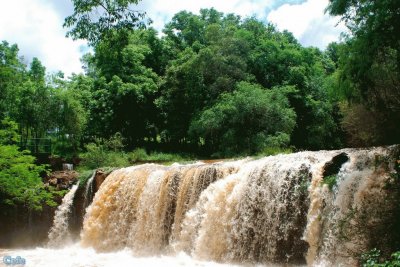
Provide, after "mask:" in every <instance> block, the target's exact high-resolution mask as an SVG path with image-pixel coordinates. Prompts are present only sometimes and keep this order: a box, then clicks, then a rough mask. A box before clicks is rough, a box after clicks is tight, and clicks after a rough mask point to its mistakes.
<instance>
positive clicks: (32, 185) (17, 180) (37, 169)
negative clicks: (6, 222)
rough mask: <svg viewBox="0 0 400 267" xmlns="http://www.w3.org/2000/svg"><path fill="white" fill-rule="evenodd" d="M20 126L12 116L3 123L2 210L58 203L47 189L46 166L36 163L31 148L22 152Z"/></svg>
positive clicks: (0, 145)
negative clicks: (45, 184)
mask: <svg viewBox="0 0 400 267" xmlns="http://www.w3.org/2000/svg"><path fill="white" fill-rule="evenodd" d="M18 139H19V138H18V135H17V125H16V123H15V122H12V121H10V120H8V119H4V120H2V121H1V124H0V207H1V209H0V213H1V214H4V213H7V211H9V210H10V209H12V207H14V206H16V205H22V206H24V207H25V208H28V209H36V210H37V209H39V210H40V209H41V208H42V206H43V205H45V204H47V205H51V206H55V205H56V203H55V202H54V201H53V194H52V193H51V192H50V191H47V190H45V188H44V186H43V183H42V179H41V177H40V175H41V173H43V172H45V171H46V168H45V167H44V166H38V165H35V164H34V161H35V158H34V157H33V156H31V155H30V153H29V151H20V150H19V147H18V146H17V145H16V142H17V140H18Z"/></svg>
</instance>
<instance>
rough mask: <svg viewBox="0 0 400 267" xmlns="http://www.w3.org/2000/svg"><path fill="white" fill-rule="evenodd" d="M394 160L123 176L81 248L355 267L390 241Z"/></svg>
mask: <svg viewBox="0 0 400 267" xmlns="http://www.w3.org/2000/svg"><path fill="white" fill-rule="evenodd" d="M399 154H400V153H399V147H398V146H391V147H386V148H382V147H381V148H373V149H368V150H367V149H343V150H338V151H318V152H308V151H306V152H299V153H294V154H288V155H277V156H270V157H265V158H261V159H256V160H254V159H250V158H247V159H243V160H239V161H227V162H217V163H213V164H205V163H200V162H199V163H194V164H187V165H179V164H174V165H172V166H169V167H167V166H161V165H156V164H144V165H139V166H133V167H128V168H122V169H119V170H115V171H113V172H112V173H111V174H110V175H109V176H108V177H107V179H106V180H105V181H104V183H103V184H102V186H101V187H100V189H99V191H98V192H97V193H96V195H95V197H94V199H93V202H92V204H91V205H90V206H89V207H88V209H87V213H86V215H85V219H84V223H83V229H82V232H81V244H82V245H83V246H86V247H93V248H94V249H96V250H97V251H98V252H112V251H119V250H123V249H126V248H129V249H130V250H131V251H133V253H134V255H137V256H150V255H178V254H179V253H182V252H185V253H187V254H189V255H191V256H192V257H193V258H194V259H196V260H204V261H216V262H221V263H268V264H269V263H278V264H287V263H289V264H306V263H307V264H308V265H324V264H326V265H328V266H330V265H341V264H342V265H346V266H348V265H356V264H357V258H358V257H359V255H360V253H362V252H364V251H366V250H368V249H370V248H371V246H372V245H379V244H381V245H382V246H384V245H385V242H387V240H388V238H390V233H388V229H389V224H390V222H391V221H390V218H391V217H390V216H391V214H393V209H394V208H395V205H394V203H395V201H396V200H395V199H394V191H393V190H390V189H388V188H390V186H389V187H388V185H390V184H391V183H393V182H394V180H393V174H394V173H395V162H396V160H397V159H398V157H399ZM332 177H333V179H334V180H333V181H334V182H331V184H329V182H327V179H328V178H330V179H332ZM71 192H72V190H71ZM71 192H70V193H71ZM72 194H73V193H72ZM63 205H64V201H63ZM56 217H57V215H56ZM59 217H61V216H59ZM64 217H65V216H64ZM55 221H56V220H55ZM57 233H59V231H57ZM379 238H381V239H382V238H384V240H379ZM379 242H380V243H379ZM387 243H390V242H387Z"/></svg>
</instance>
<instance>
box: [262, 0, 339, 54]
mask: <svg viewBox="0 0 400 267" xmlns="http://www.w3.org/2000/svg"><path fill="white" fill-rule="evenodd" d="M328 3H329V1H328V0H308V1H306V2H304V3H302V4H297V5H289V4H285V5H282V6H280V7H279V8H278V9H276V10H273V11H271V12H270V13H269V15H268V21H270V22H272V23H274V24H276V25H277V27H278V29H280V30H288V31H290V32H292V33H293V35H294V36H295V37H296V38H297V39H299V41H300V42H301V43H302V44H303V45H306V46H317V47H319V48H325V47H326V46H327V45H328V44H329V43H330V42H333V41H337V40H338V38H339V35H340V33H341V32H343V31H345V30H346V28H345V26H344V25H343V24H339V25H338V26H336V25H337V24H338V22H339V18H337V17H331V16H329V15H328V14H325V13H324V11H325V9H326V7H327V6H328Z"/></svg>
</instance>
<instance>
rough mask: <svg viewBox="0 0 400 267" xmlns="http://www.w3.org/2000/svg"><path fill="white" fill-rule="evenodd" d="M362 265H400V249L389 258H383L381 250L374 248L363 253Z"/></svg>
mask: <svg viewBox="0 0 400 267" xmlns="http://www.w3.org/2000/svg"><path fill="white" fill-rule="evenodd" d="M361 266H362V267H399V266H400V251H397V252H394V253H393V254H392V257H391V258H390V259H388V260H384V261H382V260H381V252H380V251H379V250H378V249H376V248H374V249H372V250H370V251H368V252H365V253H363V254H362V255H361Z"/></svg>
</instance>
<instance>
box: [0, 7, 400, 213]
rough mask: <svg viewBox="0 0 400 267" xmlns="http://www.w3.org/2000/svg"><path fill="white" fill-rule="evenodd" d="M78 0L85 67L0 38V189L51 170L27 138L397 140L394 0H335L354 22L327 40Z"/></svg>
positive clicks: (72, 153) (137, 142)
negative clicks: (306, 40) (62, 66)
mask: <svg viewBox="0 0 400 267" xmlns="http://www.w3.org/2000/svg"><path fill="white" fill-rule="evenodd" d="M73 2H74V5H75V12H74V14H72V15H71V16H69V17H67V18H66V20H65V24H64V26H65V27H67V28H68V29H69V32H68V35H69V36H70V37H72V38H73V39H86V40H87V41H88V43H89V45H90V46H91V48H92V52H91V53H88V54H86V55H84V56H83V58H82V64H83V66H84V74H74V75H72V76H71V77H64V75H63V73H61V72H59V73H51V74H49V73H46V68H45V66H43V64H42V63H41V62H40V61H39V59H37V58H34V59H33V60H32V61H31V63H30V64H29V66H27V65H25V64H24V62H25V60H24V59H23V55H21V54H20V53H19V50H18V45H17V44H10V43H8V42H7V41H3V42H2V43H1V44H0V95H1V96H0V118H1V121H2V124H1V132H0V134H1V140H0V141H1V142H0V149H1V150H2V153H1V154H0V164H1V170H0V184H1V191H2V192H1V194H3V195H4V194H5V195H8V194H11V196H15V197H17V196H20V195H21V192H16V191H15V190H14V191H15V192H14V191H12V190H9V188H13V187H12V186H11V185H10V184H14V182H10V177H11V176H13V175H14V176H16V177H18V178H20V183H21V184H24V183H25V185H26V186H28V187H29V186H30V184H31V183H32V182H33V181H38V180H40V179H39V176H40V173H42V172H43V171H45V170H44V169H43V168H42V167H40V166H36V165H34V158H32V157H31V156H30V155H29V151H27V150H31V151H32V152H34V154H35V153H36V154H38V153H39V152H40V150H41V149H42V150H43V149H44V150H46V149H47V150H49V151H47V152H48V153H50V154H52V155H53V156H59V157H63V158H65V159H68V160H71V159H73V158H83V159H86V160H87V161H86V162H92V163H93V162H94V163H93V164H92V165H93V166H92V165H90V164H89V165H90V166H92V167H96V166H100V165H102V164H103V165H104V164H107V165H113V164H114V163H115V162H114V161H111V163H109V162H108V163H104V162H102V161H101V159H104V158H105V157H106V156H105V155H106V154H107V153H105V152H104V150H106V151H114V152H115V151H125V152H127V151H133V150H135V151H136V152H137V153H136V154H138V153H139V154H140V153H142V154H146V153H155V152H164V153H166V152H168V153H175V154H184V155H190V156H191V157H192V158H208V157H215V158H218V157H236V156H244V155H260V154H261V155H263V154H264V155H268V154H271V153H276V152H277V151H284V150H290V151H296V150H320V149H334V148H341V147H361V146H374V145H387V144H394V143H399V142H400V124H399V123H398V122H399V121H400V73H399V71H400V32H399V31H400V15H399V14H400V12H399V10H400V3H399V2H398V1H397V0H382V1H373V0H368V1H358V0H354V1H346V0H330V5H329V6H328V8H327V12H329V13H330V14H331V15H339V16H341V17H342V20H343V21H344V22H345V23H346V25H347V26H348V28H349V32H348V33H347V35H346V36H344V39H343V41H342V42H340V43H331V44H329V46H328V47H327V48H326V49H325V50H324V51H321V50H320V49H318V48H314V47H304V46H302V45H301V44H300V43H299V41H298V40H296V38H295V37H294V36H293V34H292V33H290V32H288V31H283V32H282V31H279V30H277V28H276V27H275V26H274V25H272V24H265V23H264V22H262V21H259V20H257V19H256V18H254V17H248V18H241V17H239V16H237V15H235V14H223V13H221V12H218V11H217V10H215V9H202V10H200V12H199V14H193V13H190V12H186V11H181V12H179V13H177V14H176V15H175V16H174V17H173V18H172V20H171V21H170V22H168V23H167V24H166V25H165V27H164V29H163V30H162V33H161V32H157V31H156V30H155V29H153V28H151V25H150V26H149V25H147V23H146V21H145V20H144V19H145V16H144V14H142V13H137V12H134V11H130V9H128V7H129V4H131V3H137V1H104V3H103V4H104V5H105V6H104V5H103V8H104V15H103V16H102V17H101V18H100V19H99V20H98V21H91V19H90V16H88V12H90V10H91V9H92V8H94V7H96V6H98V5H99V3H92V2H93V1H83V0H74V1H73ZM100 2H101V3H102V2H103V1H100ZM25 149H27V150H25ZM99 151H100V152H101V153H103V154H99ZM88 153H89V154H88ZM96 153H97V154H96ZM94 154H96V155H95V156H93V155H94ZM136 154H135V155H133V156H132V157H133V158H134V157H138V155H136ZM107 155H108V154H107ZM121 155H122V154H121ZM93 157H97V158H94V159H93ZM21 158H22V159H23V160H19V159H21ZM96 160H98V161H96ZM14 161H15V162H17V163H18V164H19V165H18V166H19V167H17V168H14V166H15V165H13V164H14ZM114 165H123V164H114ZM32 166H36V167H32ZM26 170H31V172H30V175H31V176H32V179H30V180H29V179H28V180H29V181H28V180H26V179H24V178H23V176H24V172H25V171H26ZM14 193H15V194H14ZM11 198H13V197H11ZM40 199H42V198H40V197H39V200H40ZM44 199H46V197H44ZM23 201H25V200H23ZM31 202H32V201H31ZM36 202H37V201H36V199H35V201H33V202H32V203H34V204H35V205H36V204H37V203H36Z"/></svg>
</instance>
